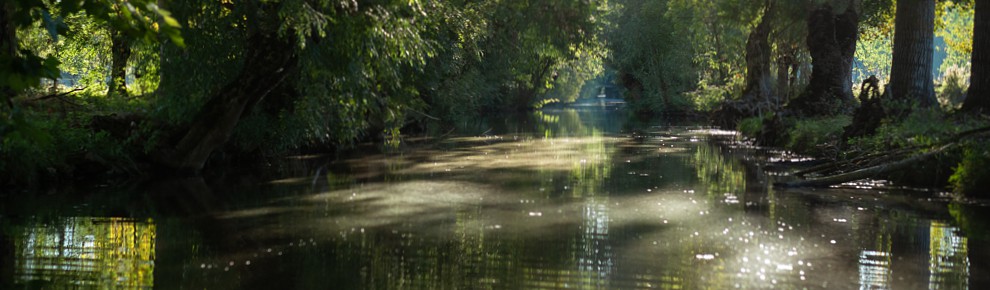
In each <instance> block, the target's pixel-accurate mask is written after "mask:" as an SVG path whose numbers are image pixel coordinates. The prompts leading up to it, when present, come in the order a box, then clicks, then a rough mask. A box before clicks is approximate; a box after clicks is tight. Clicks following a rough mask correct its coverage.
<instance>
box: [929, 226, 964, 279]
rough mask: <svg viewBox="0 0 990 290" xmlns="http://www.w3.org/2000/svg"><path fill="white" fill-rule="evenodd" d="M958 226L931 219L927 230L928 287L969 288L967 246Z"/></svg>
mask: <svg viewBox="0 0 990 290" xmlns="http://www.w3.org/2000/svg"><path fill="white" fill-rule="evenodd" d="M958 231H959V228H956V227H953V226H951V225H950V224H948V223H946V222H941V221H932V222H931V227H930V231H929V235H930V236H929V237H930V238H931V241H930V244H929V245H930V246H929V247H930V250H929V264H928V271H929V273H930V274H931V276H930V277H929V279H928V281H929V287H928V288H929V289H966V288H969V285H968V282H969V255H968V254H969V247H968V243H967V239H966V237H961V236H959V235H958V234H957V232H958Z"/></svg>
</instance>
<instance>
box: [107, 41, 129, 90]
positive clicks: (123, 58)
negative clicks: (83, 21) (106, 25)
mask: <svg viewBox="0 0 990 290" xmlns="http://www.w3.org/2000/svg"><path fill="white" fill-rule="evenodd" d="M110 42H111V45H110V54H111V58H110V59H111V60H110V61H111V64H110V83H109V84H108V86H107V87H108V88H107V95H108V96H112V95H116V96H121V97H127V59H128V58H130V57H131V42H130V39H129V38H128V37H127V35H125V34H124V32H123V31H120V30H117V29H113V28H111V29H110Z"/></svg>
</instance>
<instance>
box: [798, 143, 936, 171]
mask: <svg viewBox="0 0 990 290" xmlns="http://www.w3.org/2000/svg"><path fill="white" fill-rule="evenodd" d="M917 149H918V148H917V147H911V148H903V149H900V150H896V151H888V152H880V153H873V154H867V155H864V156H860V157H856V158H853V159H849V160H839V161H834V162H829V163H825V164H821V165H816V166H812V167H809V168H806V169H803V170H799V171H797V172H794V173H792V174H791V175H794V176H804V175H808V174H811V173H819V172H827V171H829V170H833V169H837V168H841V167H843V166H846V165H849V164H856V163H860V162H863V161H868V160H870V159H880V158H888V157H892V156H901V155H904V154H906V153H910V152H911V151H914V150H917Z"/></svg>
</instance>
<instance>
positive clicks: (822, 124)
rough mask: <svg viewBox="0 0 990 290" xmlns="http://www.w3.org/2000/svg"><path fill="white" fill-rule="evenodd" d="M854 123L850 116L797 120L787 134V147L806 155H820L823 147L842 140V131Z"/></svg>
mask: <svg viewBox="0 0 990 290" xmlns="http://www.w3.org/2000/svg"><path fill="white" fill-rule="evenodd" d="M850 123H852V118H851V117H849V116H842V115H840V116H835V117H825V118H818V119H807V120H797V121H796V122H794V126H793V127H791V128H790V130H789V131H788V132H787V135H788V141H787V145H786V147H787V148H788V149H790V150H794V151H796V152H801V153H804V154H820V153H823V152H822V151H821V149H822V145H825V144H830V143H831V144H833V145H835V144H834V143H835V142H836V141H837V140H840V139H841V136H842V130H843V128H845V127H846V126H848V125H849V124H850Z"/></svg>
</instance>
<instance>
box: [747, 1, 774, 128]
mask: <svg viewBox="0 0 990 290" xmlns="http://www.w3.org/2000/svg"><path fill="white" fill-rule="evenodd" d="M771 9H772V7H771V6H770V4H768V5H767V7H766V9H765V10H764V12H763V19H761V20H760V24H759V25H756V27H755V28H753V31H752V32H750V33H749V39H747V40H746V88H745V89H743V101H746V102H749V103H759V102H765V101H769V100H770V98H771V97H772V94H773V92H772V90H773V85H772V84H771V77H770V52H771V48H770V42H769V41H767V38H768V37H769V36H770V22H771V17H772V15H773V14H772V11H771ZM750 113H752V112H750Z"/></svg>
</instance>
